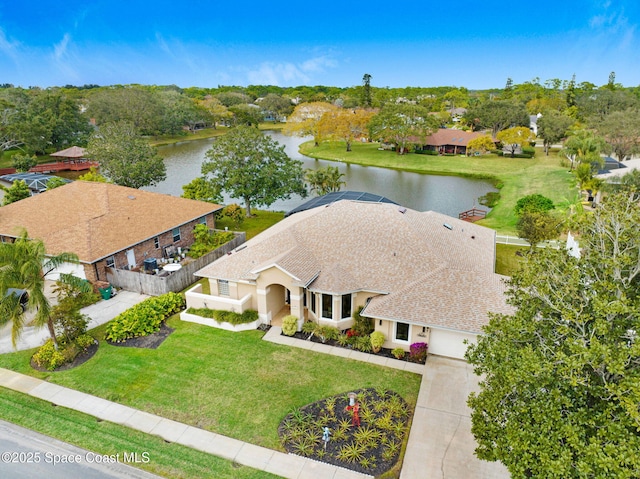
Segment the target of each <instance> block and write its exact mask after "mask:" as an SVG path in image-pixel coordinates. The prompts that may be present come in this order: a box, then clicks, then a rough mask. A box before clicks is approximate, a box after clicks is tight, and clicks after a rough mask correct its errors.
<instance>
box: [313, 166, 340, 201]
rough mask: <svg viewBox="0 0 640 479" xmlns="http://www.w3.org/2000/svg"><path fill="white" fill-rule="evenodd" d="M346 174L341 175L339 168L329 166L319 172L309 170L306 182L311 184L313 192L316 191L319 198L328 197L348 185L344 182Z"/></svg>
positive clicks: (319, 169) (318, 170)
mask: <svg viewBox="0 0 640 479" xmlns="http://www.w3.org/2000/svg"><path fill="white" fill-rule="evenodd" d="M343 176H344V173H340V170H339V169H338V167H337V166H327V167H326V168H318V169H317V170H313V169H309V170H307V174H306V176H305V180H306V181H307V183H308V184H309V188H310V189H311V191H315V192H316V194H317V195H318V196H323V195H326V194H327V193H332V192H334V191H340V188H341V187H342V186H343V185H345V184H346V183H345V182H344V181H343V180H342V177H343Z"/></svg>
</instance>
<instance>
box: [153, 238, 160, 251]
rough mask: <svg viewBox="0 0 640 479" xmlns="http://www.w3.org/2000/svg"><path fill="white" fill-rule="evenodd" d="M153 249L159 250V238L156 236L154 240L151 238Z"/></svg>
mask: <svg viewBox="0 0 640 479" xmlns="http://www.w3.org/2000/svg"><path fill="white" fill-rule="evenodd" d="M153 247H154V248H155V249H158V248H160V238H158V237H157V236H156V237H155V238H153Z"/></svg>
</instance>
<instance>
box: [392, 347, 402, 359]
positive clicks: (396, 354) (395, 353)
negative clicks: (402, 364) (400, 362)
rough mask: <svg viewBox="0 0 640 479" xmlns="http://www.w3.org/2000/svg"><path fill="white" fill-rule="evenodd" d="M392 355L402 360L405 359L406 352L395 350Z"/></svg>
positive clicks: (399, 349)
mask: <svg viewBox="0 0 640 479" xmlns="http://www.w3.org/2000/svg"><path fill="white" fill-rule="evenodd" d="M391 354H393V357H394V358H396V359H402V358H404V355H405V354H406V351H405V350H404V349H402V348H394V349H393V350H392V351H391Z"/></svg>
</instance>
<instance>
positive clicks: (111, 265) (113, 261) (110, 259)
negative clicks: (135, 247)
mask: <svg viewBox="0 0 640 479" xmlns="http://www.w3.org/2000/svg"><path fill="white" fill-rule="evenodd" d="M106 264H107V268H115V267H116V259H115V258H114V257H113V256H109V257H108V258H107V260H106Z"/></svg>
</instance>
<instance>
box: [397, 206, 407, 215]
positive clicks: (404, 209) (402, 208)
mask: <svg viewBox="0 0 640 479" xmlns="http://www.w3.org/2000/svg"><path fill="white" fill-rule="evenodd" d="M398 211H399V212H400V213H402V214H405V213H406V212H407V209H406V208H405V207H404V206H401V207H400V208H398Z"/></svg>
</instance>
